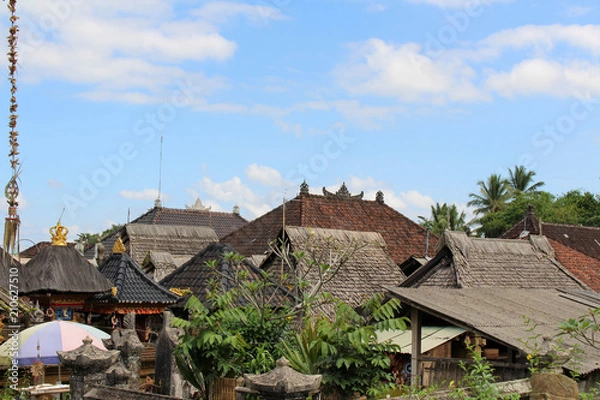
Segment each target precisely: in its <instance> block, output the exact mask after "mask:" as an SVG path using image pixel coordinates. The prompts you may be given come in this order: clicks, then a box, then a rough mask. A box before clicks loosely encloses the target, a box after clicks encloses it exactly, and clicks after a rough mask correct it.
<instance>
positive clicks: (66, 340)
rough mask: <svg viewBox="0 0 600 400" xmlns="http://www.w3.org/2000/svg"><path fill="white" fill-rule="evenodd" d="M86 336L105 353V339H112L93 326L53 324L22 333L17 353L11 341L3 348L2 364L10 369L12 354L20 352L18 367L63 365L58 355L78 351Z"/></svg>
mask: <svg viewBox="0 0 600 400" xmlns="http://www.w3.org/2000/svg"><path fill="white" fill-rule="evenodd" d="M86 336H89V337H90V338H91V339H92V345H94V346H96V347H98V348H100V349H103V350H106V347H104V345H103V344H102V339H108V338H110V335H109V334H108V333H106V332H104V331H101V330H100V329H98V328H94V327H93V326H90V325H85V324H80V323H77V322H71V321H51V322H45V323H43V324H39V325H35V326H32V327H31V328H27V329H24V330H22V331H21V332H19V335H18V338H19V339H18V343H19V345H18V347H17V348H16V349H15V348H14V345H13V343H12V340H11V339H9V340H7V341H6V342H4V343H3V344H2V345H1V346H0V364H3V365H9V364H10V363H11V352H12V353H14V352H15V350H17V351H18V355H17V357H16V359H17V360H18V361H19V366H25V365H31V364H33V363H35V362H37V361H41V362H43V363H44V364H46V365H57V364H60V361H59V360H58V355H57V354H56V352H57V351H69V350H74V349H76V348H78V347H79V346H81V345H82V344H83V342H82V341H83V339H85V337H86Z"/></svg>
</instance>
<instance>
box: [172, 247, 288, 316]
mask: <svg viewBox="0 0 600 400" xmlns="http://www.w3.org/2000/svg"><path fill="white" fill-rule="evenodd" d="M232 252H233V253H236V252H235V250H234V249H233V248H232V247H231V246H229V245H227V244H220V243H214V244H211V245H209V246H207V247H206V248H205V249H203V250H202V251H200V252H199V253H198V254H196V255H195V256H194V257H192V259H190V260H189V261H188V262H186V263H184V264H183V265H181V266H180V267H179V268H177V269H176V270H175V271H173V272H172V273H171V274H169V275H167V276H166V277H165V278H163V279H162V280H161V281H160V284H161V285H163V286H164V287H166V288H176V289H189V290H190V291H191V292H192V293H193V294H194V295H195V296H196V297H198V299H200V300H201V301H203V302H204V301H206V294H207V293H208V291H209V289H210V283H211V280H214V279H216V278H217V276H215V273H214V271H213V270H212V269H211V268H210V267H208V266H207V265H206V263H207V262H210V261H214V260H216V261H217V273H218V274H219V275H220V276H221V279H220V285H221V287H222V288H223V289H224V290H225V291H227V290H229V289H231V287H232V285H233V282H234V281H235V275H236V274H237V273H238V272H239V271H244V272H246V273H247V274H248V275H247V277H246V279H247V280H248V281H252V280H255V279H262V274H261V271H260V270H259V269H258V268H257V267H256V266H254V265H253V264H252V263H251V262H250V260H248V259H244V260H243V261H242V262H241V263H240V264H239V265H232V264H231V263H230V262H229V261H228V260H227V258H226V257H225V254H227V253H232ZM275 291H277V295H276V296H274V304H276V305H278V304H281V303H282V302H283V301H284V300H285V298H289V297H290V295H291V294H290V293H289V292H288V291H287V290H286V289H283V288H280V287H277V286H275V285H273V286H271V287H270V288H269V289H268V290H267V293H268V294H269V295H272V294H273V293H274V292H275Z"/></svg>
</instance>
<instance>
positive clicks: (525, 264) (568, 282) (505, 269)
mask: <svg viewBox="0 0 600 400" xmlns="http://www.w3.org/2000/svg"><path fill="white" fill-rule="evenodd" d="M438 246H439V251H438V253H437V254H436V256H435V257H434V258H433V259H432V260H430V261H429V262H428V263H427V264H425V265H423V266H422V267H420V268H419V269H417V271H415V272H414V273H413V274H412V275H410V276H409V277H408V278H407V279H406V280H405V281H404V282H403V283H402V285H401V286H404V287H421V286H435V287H455V288H456V287H457V288H467V287H513V288H537V289H550V288H571V289H587V286H586V285H584V284H583V283H582V282H581V281H579V280H578V279H577V278H575V277H574V276H573V275H572V274H571V273H569V272H568V271H567V270H566V269H565V268H564V267H563V266H562V265H561V264H560V263H559V262H558V261H557V260H556V259H555V258H554V251H553V249H552V247H551V246H550V243H549V242H548V240H546V238H545V237H543V236H535V235H532V236H529V237H528V238H526V239H524V240H516V239H482V238H473V237H468V236H467V235H466V234H465V233H464V232H450V231H446V232H445V233H444V234H443V236H442V237H441V238H440V242H439V243H438Z"/></svg>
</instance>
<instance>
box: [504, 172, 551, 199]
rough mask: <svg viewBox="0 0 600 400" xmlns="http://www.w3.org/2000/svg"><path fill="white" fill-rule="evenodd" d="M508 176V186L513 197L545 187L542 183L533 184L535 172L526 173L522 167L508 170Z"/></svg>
mask: <svg viewBox="0 0 600 400" xmlns="http://www.w3.org/2000/svg"><path fill="white" fill-rule="evenodd" d="M508 174H509V175H510V178H509V180H508V184H509V185H510V188H511V190H512V191H513V193H514V195H515V196H516V195H519V194H521V193H527V192H535V191H537V190H538V189H539V188H540V187H542V186H544V185H545V183H544V182H542V181H540V182H535V183H534V182H533V177H534V176H535V172H534V171H527V169H526V168H525V166H523V165H515V168H514V169H510V168H509V169H508Z"/></svg>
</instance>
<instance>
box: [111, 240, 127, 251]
mask: <svg viewBox="0 0 600 400" xmlns="http://www.w3.org/2000/svg"><path fill="white" fill-rule="evenodd" d="M126 251H127V249H126V248H125V245H124V244H123V240H121V238H120V237H117V240H115V245H114V246H113V249H112V252H113V254H123V253H125V252H126Z"/></svg>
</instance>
